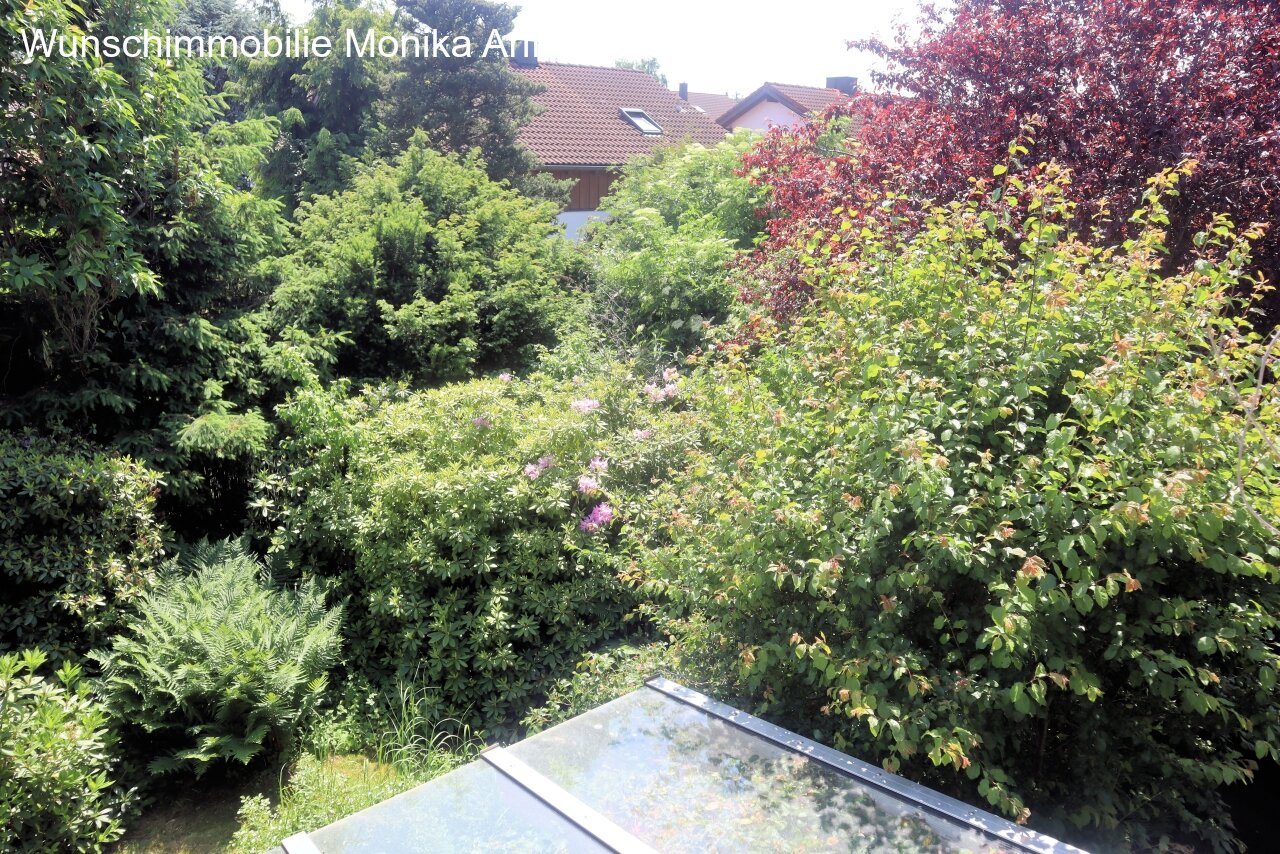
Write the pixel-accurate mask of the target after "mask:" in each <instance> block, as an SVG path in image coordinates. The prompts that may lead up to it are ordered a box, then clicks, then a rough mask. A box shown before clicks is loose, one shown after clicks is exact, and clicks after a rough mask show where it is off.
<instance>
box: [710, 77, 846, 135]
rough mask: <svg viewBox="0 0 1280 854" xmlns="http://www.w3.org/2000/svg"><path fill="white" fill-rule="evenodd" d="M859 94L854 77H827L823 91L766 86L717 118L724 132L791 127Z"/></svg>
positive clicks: (772, 84) (773, 84)
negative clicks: (740, 129) (777, 126)
mask: <svg viewBox="0 0 1280 854" xmlns="http://www.w3.org/2000/svg"><path fill="white" fill-rule="evenodd" d="M857 91H858V79H857V78H856V77H828V78H827V85H826V87H825V88H819V87H817V86H790V85H788V84H785V83H766V84H764V85H763V86H761V87H760V88H759V89H757V90H756V91H754V92H752V93H751V94H750V95H747V96H746V97H745V98H742V99H741V100H739V101H738V102H737V103H735V104H734V105H733V106H731V107H729V108H728V109H727V110H725V111H724V112H723V113H721V114H720V115H718V116H717V117H716V121H717V122H718V123H719V124H720V125H721V126H722V127H724V128H725V129H727V130H737V129H738V128H751V129H752V130H759V131H764V130H768V129H769V128H771V127H773V126H775V125H785V126H788V127H791V126H794V125H795V124H796V123H797V122H801V121H803V120H804V119H805V118H806V117H807V116H808V115H809V114H810V113H818V112H822V111H823V110H825V109H826V108H827V107H829V106H831V105H832V104H835V103H838V102H840V101H845V100H848V99H849V98H850V97H852V96H853V94H854V93H855V92H857Z"/></svg>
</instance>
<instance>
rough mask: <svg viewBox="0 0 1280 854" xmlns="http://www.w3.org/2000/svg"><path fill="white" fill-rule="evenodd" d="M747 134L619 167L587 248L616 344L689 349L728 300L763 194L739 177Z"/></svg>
mask: <svg viewBox="0 0 1280 854" xmlns="http://www.w3.org/2000/svg"><path fill="white" fill-rule="evenodd" d="M750 143H751V137H750V136H747V135H745V134H738V135H737V136H734V137H731V138H730V139H728V140H726V141H725V142H722V143H720V144H719V145H717V146H716V147H714V148H710V149H708V148H704V147H703V146H701V145H697V144H693V143H687V144H684V145H679V146H668V147H666V148H660V149H658V150H657V151H655V152H654V153H653V154H651V155H649V156H647V157H643V158H640V159H638V160H636V161H634V162H632V163H630V164H628V165H627V166H626V167H625V168H624V169H623V175H622V178H621V180H619V181H618V182H617V183H616V184H615V185H614V187H613V190H612V192H611V193H610V195H609V196H608V197H607V198H606V199H605V200H604V202H603V203H602V208H603V209H604V210H605V211H606V212H607V213H609V215H610V217H611V219H609V220H608V221H606V222H602V223H600V224H597V225H595V226H593V228H592V230H591V232H590V238H589V240H588V243H587V248H588V250H589V252H590V257H591V259H592V261H593V263H594V266H595V270H596V278H597V281H596V283H595V288H594V293H593V298H592V299H593V305H592V313H593V315H594V318H595V321H596V323H597V324H598V325H599V326H600V327H601V328H602V329H604V330H606V331H607V332H608V333H609V334H610V336H611V338H612V339H613V340H614V341H615V343H617V344H619V345H630V344H633V343H635V342H650V341H653V342H657V344H658V345H659V347H660V348H662V349H664V350H667V351H679V352H688V351H690V350H692V349H693V348H695V347H697V346H698V345H699V344H701V343H702V342H703V341H704V340H705V338H706V334H707V333H706V329H705V328H704V324H708V323H710V324H715V323H719V322H721V321H723V320H724V319H725V317H726V316H727V315H728V312H729V308H730V306H731V305H732V303H733V296H734V289H733V287H732V286H731V285H730V284H729V282H728V272H727V267H728V265H729V263H730V262H731V261H732V260H733V259H734V258H735V257H737V255H738V254H739V253H740V252H741V251H742V250H745V249H749V248H751V247H752V246H753V245H754V241H755V238H756V237H757V236H758V235H759V234H760V232H761V229H762V227H763V220H762V219H761V218H760V217H759V216H758V213H759V209H760V208H761V207H762V205H763V200H764V199H765V197H766V191H765V190H764V189H763V188H761V187H758V186H753V185H752V184H751V183H750V182H749V181H748V180H747V179H746V178H745V177H741V176H739V175H738V174H737V172H738V170H739V169H740V168H741V166H742V154H743V153H744V152H745V151H746V150H747V149H748V147H749V146H750Z"/></svg>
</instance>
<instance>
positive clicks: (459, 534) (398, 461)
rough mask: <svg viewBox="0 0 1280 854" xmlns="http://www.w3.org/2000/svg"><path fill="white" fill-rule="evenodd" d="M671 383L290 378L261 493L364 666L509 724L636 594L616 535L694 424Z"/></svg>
mask: <svg viewBox="0 0 1280 854" xmlns="http://www.w3.org/2000/svg"><path fill="white" fill-rule="evenodd" d="M664 380H665V382H664V381H663V380H660V381H657V382H654V383H650V384H649V385H648V388H642V387H641V385H642V382H643V381H638V380H634V379H633V378H632V377H630V375H628V374H625V373H624V372H622V371H620V370H617V371H609V370H607V369H606V371H605V372H604V374H603V375H601V376H598V377H596V378H593V379H585V380H584V379H579V380H577V381H574V380H567V381H559V382H557V381H552V380H549V379H547V378H545V377H534V378H531V379H511V378H510V377H506V376H505V375H504V377H501V378H498V379H490V380H480V381H473V382H471V383H467V384H461V385H452V386H448V387H445V388H441V389H438V390H434V391H429V392H419V393H413V392H409V391H407V390H405V389H404V388H398V387H394V386H391V387H381V388H374V389H367V390H365V391H363V392H361V393H359V394H356V395H354V396H351V397H347V396H346V390H345V389H342V388H340V387H339V388H337V389H335V390H334V391H332V392H322V391H319V390H312V391H308V392H304V393H300V394H299V395H297V396H296V398H295V399H294V400H293V401H291V402H290V403H289V404H288V405H287V406H286V407H283V408H282V410H281V414H282V417H283V419H284V421H285V423H286V424H287V425H288V426H289V428H290V429H291V430H292V431H293V434H294V435H293V437H292V438H291V439H290V440H288V442H287V443H286V447H287V448H288V450H289V452H290V454H291V460H292V462H291V463H290V466H289V467H288V468H285V469H282V470H281V471H279V472H276V473H273V474H271V475H269V476H268V477H265V478H264V480H263V494H262V496H261V497H260V499H259V500H258V502H257V503H256V507H257V508H259V509H260V511H261V512H262V513H263V514H265V515H266V517H267V519H268V521H269V522H274V523H275V524H276V525H277V530H276V532H275V543H274V549H275V550H276V551H277V552H279V554H280V556H281V557H282V558H284V559H285V560H286V561H287V562H288V563H290V564H293V565H295V566H297V567H299V568H300V569H306V568H314V570H315V571H316V572H320V573H323V574H325V575H326V576H328V578H329V579H330V580H329V584H330V585H331V591H332V593H333V595H334V596H335V597H339V598H342V599H344V600H345V601H347V602H348V606H347V607H348V620H347V641H348V648H349V657H350V661H351V664H352V667H353V668H354V669H355V670H357V671H359V672H360V673H362V674H364V675H365V676H366V677H368V678H369V679H370V680H372V681H373V682H374V683H375V684H377V685H380V686H383V687H386V686H391V685H394V684H395V683H396V682H397V681H398V680H402V681H411V682H414V683H416V684H419V685H424V686H429V687H431V688H433V689H434V691H433V693H432V697H433V703H434V707H433V708H432V709H430V710H429V712H430V713H429V714H428V717H430V718H433V719H437V720H438V719H441V718H443V717H455V718H458V719H460V720H463V721H465V722H483V723H485V724H493V723H496V722H500V721H503V720H504V719H505V718H507V717H508V715H509V714H510V713H511V712H512V711H515V710H518V708H519V705H520V704H521V703H522V702H524V701H525V699H526V698H527V697H529V696H530V694H531V692H533V691H534V690H535V687H536V686H537V684H538V682H539V681H540V680H541V679H543V678H544V677H545V676H546V675H547V674H548V673H550V672H553V671H557V670H563V669H567V668H570V667H572V665H573V662H574V661H576V660H577V657H578V655H580V654H581V653H582V652H583V651H585V650H586V649H588V648H590V647H591V646H592V645H594V644H596V643H598V642H600V641H601V640H603V639H605V638H607V637H609V636H610V635H612V634H614V633H615V632H617V630H618V625H619V621H620V619H621V617H622V615H623V614H624V613H625V612H626V611H627V610H628V608H629V607H630V605H631V600H630V598H629V597H628V596H627V595H626V593H625V591H624V589H623V587H622V585H621V584H620V583H619V582H618V580H617V578H616V575H617V572H618V570H619V567H620V565H621V564H622V560H623V559H622V558H621V556H619V555H618V554H617V553H616V551H615V550H614V548H613V543H614V541H615V538H616V536H617V531H618V529H619V527H620V525H621V524H622V523H623V522H625V519H626V518H627V515H628V513H629V510H628V507H629V504H630V502H631V501H632V500H633V499H634V497H635V495H636V494H637V492H638V491H640V490H642V489H644V488H646V486H647V484H648V483H649V480H650V479H651V478H653V477H657V476H661V475H662V474H663V473H664V472H665V471H666V469H667V467H668V466H669V465H670V464H671V463H672V462H673V458H674V456H675V455H678V454H679V452H680V449H682V448H683V447H684V443H685V439H686V431H685V430H684V428H683V427H682V419H681V417H680V416H679V415H678V414H672V409H673V408H674V407H676V406H678V405H679V396H680V390H679V387H680V382H681V381H680V380H679V379H678V378H677V377H676V376H675V375H674V372H673V371H669V372H668V374H667V376H666V377H665V378H664Z"/></svg>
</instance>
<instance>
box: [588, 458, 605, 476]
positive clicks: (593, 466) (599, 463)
mask: <svg viewBox="0 0 1280 854" xmlns="http://www.w3.org/2000/svg"><path fill="white" fill-rule="evenodd" d="M587 470H588V471H592V472H595V473H596V474H604V473H605V472H607V471H608V470H609V461H608V460H606V459H605V458H604V457H592V458H591V462H589V463H587Z"/></svg>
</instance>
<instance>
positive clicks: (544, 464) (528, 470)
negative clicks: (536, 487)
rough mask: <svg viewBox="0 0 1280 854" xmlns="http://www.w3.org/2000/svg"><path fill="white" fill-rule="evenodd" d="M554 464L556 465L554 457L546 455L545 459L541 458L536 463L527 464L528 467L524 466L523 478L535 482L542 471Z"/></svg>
mask: <svg viewBox="0 0 1280 854" xmlns="http://www.w3.org/2000/svg"><path fill="white" fill-rule="evenodd" d="M555 464H556V455H555V454H547V455H546V456H545V457H542V458H541V459H539V460H538V461H537V462H536V463H529V465H527V466H525V467H524V476H525V477H527V478H529V480H537V479H538V478H539V477H540V476H541V475H542V473H543V472H544V471H546V470H547V469H549V468H551V467H553V466H554V465H555Z"/></svg>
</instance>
